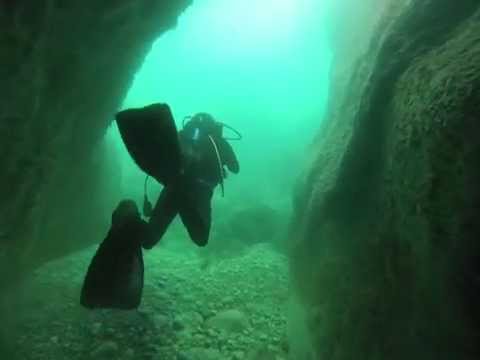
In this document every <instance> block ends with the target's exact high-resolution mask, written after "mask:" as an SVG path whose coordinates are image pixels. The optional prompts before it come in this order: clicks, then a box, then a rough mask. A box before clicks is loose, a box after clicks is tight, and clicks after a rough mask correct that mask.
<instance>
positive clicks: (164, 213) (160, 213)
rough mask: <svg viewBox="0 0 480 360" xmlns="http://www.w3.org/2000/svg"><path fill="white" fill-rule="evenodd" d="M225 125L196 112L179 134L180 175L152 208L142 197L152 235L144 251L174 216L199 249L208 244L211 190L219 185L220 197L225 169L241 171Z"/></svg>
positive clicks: (157, 239)
mask: <svg viewBox="0 0 480 360" xmlns="http://www.w3.org/2000/svg"><path fill="white" fill-rule="evenodd" d="M224 126H225V124H222V123H219V122H217V121H216V120H215V119H214V118H213V117H212V116H211V115H210V114H207V113H198V114H196V115H194V116H193V117H191V118H190V119H189V121H188V122H187V123H186V124H184V127H183V129H182V130H180V131H179V133H178V139H179V145H180V152H181V164H182V167H181V170H180V172H179V174H178V175H177V177H176V178H175V179H174V180H173V181H171V182H170V184H166V185H165V187H164V188H163V189H162V192H161V193H160V196H159V198H158V200H157V203H156V204H155V207H154V208H153V209H152V206H151V204H150V202H149V201H148V199H147V197H146V195H145V198H144V215H145V216H147V217H149V218H150V220H149V226H150V231H151V232H152V234H151V236H150V237H149V238H148V239H146V241H144V243H143V246H144V248H146V249H150V248H152V247H153V246H154V245H155V244H156V243H157V242H158V241H159V240H160V239H161V238H162V236H163V235H164V233H165V232H166V230H167V228H168V226H169V225H170V223H171V222H172V220H173V219H174V218H175V216H176V215H177V214H178V215H179V216H180V219H181V220H182V222H183V224H184V225H185V227H186V229H187V231H188V234H189V235H190V238H191V239H192V240H193V242H194V243H195V244H197V245H198V246H205V245H206V244H207V242H208V237H209V234H210V224H211V211H212V210H211V199H212V196H213V191H214V189H215V188H216V187H217V185H220V186H221V188H222V194H223V191H224V189H223V179H224V178H226V176H227V169H228V171H230V172H232V173H234V174H238V172H239V171H240V166H239V163H238V160H237V157H236V156H235V153H234V151H233V149H232V147H231V145H230V144H229V143H228V142H227V140H226V139H225V138H224V137H223V127H224ZM225 167H226V169H225Z"/></svg>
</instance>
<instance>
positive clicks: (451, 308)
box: [292, 0, 480, 359]
mask: <svg viewBox="0 0 480 360" xmlns="http://www.w3.org/2000/svg"><path fill="white" fill-rule="evenodd" d="M397 5H398V3H397ZM479 7H480V5H479V4H478V2H477V1H468V0H465V1H460V2H452V1H449V0H436V1H423V0H422V1H420V0H418V1H410V2H409V3H406V2H405V6H395V7H393V6H392V7H389V8H387V10H386V13H385V14H386V15H384V16H383V17H382V18H381V19H380V21H379V23H378V25H377V28H376V30H375V31H374V32H373V34H372V37H371V43H370V46H369V48H368V51H367V52H366V53H365V54H364V55H361V56H359V57H358V58H357V62H356V64H355V66H354V67H352V68H351V71H350V78H349V81H348V82H347V84H348V85H346V87H345V88H338V87H337V88H335V89H334V91H333V96H332V98H331V100H330V101H331V103H330V110H329V112H328V113H327V118H326V119H325V122H324V124H323V128H322V131H321V132H320V133H319V136H318V138H317V141H316V143H315V145H314V154H315V155H314V157H313V160H312V163H311V165H310V168H309V170H308V171H307V172H306V174H305V176H304V177H303V179H302V183H301V184H300V186H299V191H298V193H297V195H296V208H297V210H296V219H295V225H296V226H295V233H296V234H297V236H296V243H295V246H294V249H292V269H293V271H294V278H296V279H297V281H296V285H297V292H298V294H299V297H300V299H301V301H302V302H303V304H304V307H305V308H306V309H307V310H306V319H307V327H308V329H309V332H310V334H311V339H310V341H311V344H313V345H312V354H311V356H312V357H313V358H314V359H324V358H325V359H327V358H328V359H351V358H356V359H359V358H364V359H377V358H378V359H385V358H389V359H397V358H398V359H404V358H406V357H408V356H409V357H412V356H417V357H420V356H421V357H422V358H432V359H452V358H456V359H470V358H475V357H478V348H477V347H476V346H474V345H473V344H475V343H476V341H475V336H476V334H477V335H478V331H479V329H480V323H479V320H480V318H479V317H478V313H479V311H478V310H477V309H476V306H473V305H472V304H474V303H477V304H478V299H479V294H480V287H479V285H478V280H477V279H478V276H479V274H480V272H479V270H480V269H479V265H478V264H479V262H478V259H479V254H480V249H479V246H478V244H477V243H478V241H477V240H476V239H478V238H479V236H480V228H479V226H478V225H476V223H478V221H477V222H475V220H474V219H475V214H478V211H479V209H480V199H479V194H478V193H479V191H478V189H477V188H476V186H475V185H474V184H478V183H479V182H478V181H479V180H480V178H479V166H478V164H479V163H480V160H479V159H480V140H479V139H480V136H479V135H480V125H479V124H480V123H479V122H478V118H479V116H480V106H479V104H480V10H479Z"/></svg>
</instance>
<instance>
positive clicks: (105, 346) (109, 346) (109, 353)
mask: <svg viewBox="0 0 480 360" xmlns="http://www.w3.org/2000/svg"><path fill="white" fill-rule="evenodd" d="M117 352H118V345H117V343H116V342H114V341H105V342H104V343H102V344H100V345H99V346H98V347H97V348H96V349H95V350H94V351H93V353H92V357H94V358H96V357H99V358H112V357H114V356H115V355H116V353H117Z"/></svg>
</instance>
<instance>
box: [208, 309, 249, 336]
mask: <svg viewBox="0 0 480 360" xmlns="http://www.w3.org/2000/svg"><path fill="white" fill-rule="evenodd" d="M207 324H208V326H210V327H212V328H215V329H219V330H223V331H227V332H241V331H243V330H244V329H246V328H247V326H248V320H247V316H246V315H245V314H244V313H243V312H241V311H239V310H235V309H232V310H226V311H223V312H220V313H218V314H217V315H215V316H214V317H212V318H210V319H208V321H207Z"/></svg>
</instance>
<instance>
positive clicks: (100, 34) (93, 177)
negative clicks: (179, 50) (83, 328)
mask: <svg viewBox="0 0 480 360" xmlns="http://www.w3.org/2000/svg"><path fill="white" fill-rule="evenodd" d="M189 3H190V1H189V0H182V1H157V0H142V1H134V2H133V1H120V0H118V1H73V0H72V1H55V0H44V1H34V2H31V1H9V0H5V1H1V2H0V58H1V66H0V79H1V82H2V86H1V90H0V94H1V96H0V97H1V99H2V101H1V105H0V139H1V141H2V143H1V146H0V168H1V169H2V170H1V178H0V199H1V202H0V264H1V265H0V272H1V273H2V274H5V273H7V274H9V275H11V274H12V271H14V269H16V268H27V267H31V266H34V265H35V264H37V263H39V262H42V261H45V260H46V259H49V258H52V257H55V256H59V255H61V254H65V253H66V252H68V251H71V250H73V249H76V248H79V247H82V246H85V245H87V244H88V243H91V242H92V241H93V240H94V239H96V238H98V236H99V233H98V231H99V229H101V228H102V226H104V224H105V223H106V221H108V219H106V218H105V215H104V214H108V213H109V211H107V209H106V207H109V206H110V204H111V203H112V201H113V199H115V195H114V191H115V189H116V188H115V186H116V182H115V181H114V179H110V178H108V177H107V174H112V172H113V173H114V171H112V166H114V164H112V161H110V160H111V159H108V154H107V153H106V149H104V148H102V147H101V145H99V139H101V138H102V136H103V134H104V132H105V130H106V128H107V126H108V124H109V122H110V121H111V119H112V115H113V114H114V113H115V111H116V109H117V108H118V106H119V105H120V103H121V101H122V99H123V96H124V95H125V94H126V91H127V90H128V87H129V85H130V83H131V80H132V78H133V75H134V73H135V71H136V70H137V68H138V67H139V66H140V64H141V62H142V61H143V58H144V56H145V55H146V53H147V52H148V50H149V48H150V46H151V44H152V42H153V40H154V39H155V38H157V37H158V36H159V35H160V34H161V33H162V32H163V31H165V30H167V29H168V28H170V27H173V26H174V25H175V22H176V18H177V16H178V15H179V14H180V12H181V11H182V10H183V9H184V8H185V7H186V6H187V5H188V4H189ZM85 214H92V215H93V216H85ZM13 264H16V266H14V265H13ZM15 271H16V270H15ZM2 277H3V275H2Z"/></svg>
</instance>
